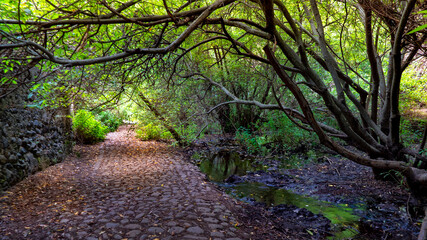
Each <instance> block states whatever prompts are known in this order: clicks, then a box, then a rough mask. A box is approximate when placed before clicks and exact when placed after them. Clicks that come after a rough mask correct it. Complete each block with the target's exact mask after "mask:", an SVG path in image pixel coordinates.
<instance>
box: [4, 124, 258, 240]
mask: <svg viewBox="0 0 427 240" xmlns="http://www.w3.org/2000/svg"><path fill="white" fill-rule="evenodd" d="M75 151H76V152H79V153H78V154H75V155H77V156H78V157H77V156H75V157H69V158H68V159H67V160H65V161H64V162H62V163H60V164H57V165H55V166H51V167H49V168H47V169H45V170H44V171H42V172H39V173H37V174H35V175H33V176H31V177H29V178H27V179H26V180H24V181H22V182H21V183H19V184H18V185H16V186H15V187H13V188H11V189H10V190H9V191H8V192H6V194H4V195H3V196H2V197H0V213H1V219H0V239H87V240H96V239H128V240H130V239H197V240H202V239H228V240H232V239H236V240H237V239H249V238H250V237H249V235H248V234H246V233H243V232H242V230H241V229H239V228H238V225H239V222H238V220H236V218H235V217H234V216H233V209H234V208H235V206H233V204H231V203H232V200H230V199H228V198H227V197H225V196H224V195H223V194H222V193H221V192H219V191H218V190H217V189H215V187H214V186H213V185H212V184H211V183H209V182H206V181H205V178H204V176H203V175H202V174H201V173H200V172H199V171H198V169H197V168H196V167H195V166H193V165H191V164H190V163H187V162H185V161H184V160H183V157H182V156H181V155H180V154H179V153H177V152H174V151H173V150H171V149H170V148H168V147H167V145H165V144H162V143H158V142H142V141H139V140H137V139H136V138H135V137H134V134H133V132H131V131H129V128H127V127H121V128H120V129H119V131H118V132H115V133H110V134H109V135H108V137H107V140H106V141H105V142H103V143H99V144H96V145H93V146H77V147H76V148H75ZM79 155H80V156H79ZM236 226H237V227H236Z"/></svg>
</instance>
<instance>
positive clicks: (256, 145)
mask: <svg viewBox="0 0 427 240" xmlns="http://www.w3.org/2000/svg"><path fill="white" fill-rule="evenodd" d="M235 139H236V140H237V141H239V142H240V143H241V144H242V145H243V146H245V147H246V150H247V151H248V152H249V153H250V154H257V153H265V152H266V149H265V147H263V146H262V143H263V142H264V140H265V138H264V137H259V136H257V135H255V134H253V133H251V131H250V130H249V129H246V128H244V127H240V128H239V129H238V130H237V132H236V136H235Z"/></svg>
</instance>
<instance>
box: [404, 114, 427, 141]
mask: <svg viewBox="0 0 427 240" xmlns="http://www.w3.org/2000/svg"><path fill="white" fill-rule="evenodd" d="M425 124H426V123H425V122H423V121H415V120H413V121H411V120H407V119H402V121H401V123H400V125H401V127H400V134H401V137H402V140H403V141H402V142H403V144H404V145H405V146H406V147H409V146H410V145H413V144H419V143H420V141H421V138H422V137H423V130H424V126H425Z"/></svg>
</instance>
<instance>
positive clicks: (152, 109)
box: [139, 92, 184, 146]
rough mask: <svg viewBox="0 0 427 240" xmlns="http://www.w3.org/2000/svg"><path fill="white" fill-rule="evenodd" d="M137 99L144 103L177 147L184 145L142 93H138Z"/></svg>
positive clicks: (177, 134)
mask: <svg viewBox="0 0 427 240" xmlns="http://www.w3.org/2000/svg"><path fill="white" fill-rule="evenodd" d="M139 97H140V98H141V99H142V101H144V103H145V104H146V105H147V107H148V108H149V109H150V111H151V112H152V113H154V115H155V116H156V117H157V119H159V120H160V121H161V122H162V125H163V126H164V127H165V128H166V129H167V130H168V131H169V132H170V133H171V134H172V136H173V138H174V139H175V140H176V141H177V142H178V144H179V146H183V145H184V143H183V141H182V138H181V136H180V135H179V133H178V132H177V131H175V129H174V128H173V127H172V126H171V125H169V124H168V122H167V121H166V119H165V118H164V117H163V116H162V114H161V113H160V112H159V111H158V110H157V108H156V107H154V106H153V104H151V102H150V100H148V99H147V98H146V97H145V95H144V94H143V93H142V92H139Z"/></svg>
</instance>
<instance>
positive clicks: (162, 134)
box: [135, 123, 172, 141]
mask: <svg viewBox="0 0 427 240" xmlns="http://www.w3.org/2000/svg"><path fill="white" fill-rule="evenodd" d="M135 132H136V137H137V138H140V139H141V140H144V141H145V140H159V139H170V138H171V137H172V136H171V134H170V133H169V132H168V131H167V130H166V129H164V128H163V127H161V126H158V125H155V124H153V123H149V124H147V125H144V126H139V127H138V128H137V129H136V130H135Z"/></svg>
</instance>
